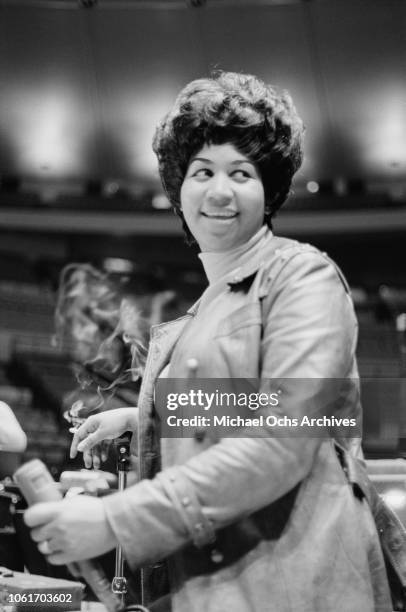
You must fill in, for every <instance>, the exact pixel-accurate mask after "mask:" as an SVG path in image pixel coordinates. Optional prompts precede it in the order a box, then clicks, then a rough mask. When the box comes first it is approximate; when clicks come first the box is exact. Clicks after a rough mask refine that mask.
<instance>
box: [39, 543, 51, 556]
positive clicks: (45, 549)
mask: <svg viewBox="0 0 406 612" xmlns="http://www.w3.org/2000/svg"><path fill="white" fill-rule="evenodd" d="M49 542H50V541H49V540H44V541H43V542H40V543H39V544H38V550H39V551H40V552H41V553H42V554H43V555H50V554H51V553H52V550H51V547H50V545H49Z"/></svg>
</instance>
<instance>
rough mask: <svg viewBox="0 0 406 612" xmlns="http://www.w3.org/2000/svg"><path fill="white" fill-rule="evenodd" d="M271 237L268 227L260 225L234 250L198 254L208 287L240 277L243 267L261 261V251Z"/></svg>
mask: <svg viewBox="0 0 406 612" xmlns="http://www.w3.org/2000/svg"><path fill="white" fill-rule="evenodd" d="M271 236H272V232H271V230H270V229H269V227H268V226H267V225H262V227H261V228H260V229H259V230H258V231H257V232H256V233H255V234H254V235H253V236H252V237H251V238H250V239H249V240H248V241H247V242H245V243H244V244H242V245H240V246H238V247H235V248H234V249H230V250H229V251H207V252H203V253H199V258H200V259H201V261H202V264H203V267H204V271H205V272H206V276H207V279H208V281H209V285H213V284H215V283H217V282H218V281H221V280H226V279H227V280H229V276H230V275H231V276H236V275H240V274H241V273H242V269H243V267H244V266H245V265H247V264H248V265H249V266H252V265H253V264H254V263H255V262H256V261H257V260H259V261H260V260H261V259H263V249H264V247H265V245H266V244H267V243H268V240H269V239H270V237H271Z"/></svg>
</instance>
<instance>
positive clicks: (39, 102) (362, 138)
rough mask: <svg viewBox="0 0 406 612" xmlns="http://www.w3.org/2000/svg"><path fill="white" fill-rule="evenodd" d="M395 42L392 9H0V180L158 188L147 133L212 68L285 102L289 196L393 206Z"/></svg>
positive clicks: (398, 159)
mask: <svg viewBox="0 0 406 612" xmlns="http://www.w3.org/2000/svg"><path fill="white" fill-rule="evenodd" d="M86 4H88V5H89V6H88V7H86V6H85V5H86ZM199 4H202V5H203V6H200V7H199V6H198V5H199ZM92 5H93V6H92ZM405 33H406V3H405V2H404V1H402V0H385V1H384V2H383V1H382V0H313V1H312V0H308V1H302V2H300V1H292V0H291V1H289V0H288V1H285V2H284V1H283V0H281V1H272V0H268V1H267V0H262V1H256V0H251V1H250V0H246V1H241V0H240V1H238V0H235V1H233V0H212V1H210V0H207V2H203V1H202V0H189V1H188V2H186V1H178V0H166V1H164V0H161V1H155V0H148V1H147V0H133V1H131V0H128V1H127V2H123V1H120V0H114V1H113V0H111V1H110V2H108V1H105V2H103V0H99V1H98V2H93V1H91V0H88V1H87V2H86V1H81V2H78V1H77V0H54V1H42V2H41V1H40V0H37V1H36V0H25V1H20V0H9V1H7V0H2V1H1V0H0V86H1V94H0V176H1V177H2V179H3V183H4V184H7V181H8V182H9V183H10V182H11V183H12V180H13V178H12V177H15V180H24V181H32V182H33V183H38V184H49V183H53V182H55V183H60V184H62V183H64V182H65V183H70V184H73V183H74V182H75V181H78V182H80V181H89V180H90V179H93V180H95V179H96V180H101V181H113V182H114V181H116V182H117V181H118V184H119V183H120V181H124V182H125V181H127V182H135V183H137V184H140V185H143V186H153V185H156V184H157V171H156V162H155V159H154V156H153V153H152V151H151V144H150V143H151V138H152V135H153V132H154V126H155V125H156V123H157V121H158V120H159V119H160V118H161V116H162V115H163V114H164V113H165V112H166V111H167V110H168V108H169V107H170V105H171V103H172V101H173V99H174V97H175V95H176V93H177V91H178V90H179V89H180V87H182V86H183V85H184V84H185V83H186V82H188V81H189V80H191V79H193V78H196V77H199V76H202V75H207V74H208V73H209V72H210V71H211V70H212V69H213V68H221V69H226V70H237V71H245V72H250V73H254V74H257V75H259V76H260V77H262V78H263V79H264V80H266V81H269V82H272V83H275V84H276V85H278V86H279V87H282V88H286V89H288V90H289V91H290V92H291V94H292V96H293V97H294V99H295V101H296V105H297V107H298V109H299V111H300V113H301V114H302V116H303V117H304V120H305V123H306V126H307V136H306V159H305V163H304V166H303V169H302V170H301V172H300V175H299V177H298V184H306V183H307V182H308V181H312V180H313V181H318V182H320V184H322V183H323V182H331V181H334V183H335V184H336V185H339V184H340V181H341V182H342V181H344V182H345V181H353V182H354V181H355V182H357V181H364V182H365V181H366V182H368V183H369V184H374V183H379V184H380V185H381V184H387V185H390V188H391V189H394V186H395V188H396V186H397V188H398V189H400V193H401V194H402V193H404V192H402V189H404V186H403V187H402V185H403V184H404V181H405V177H406V80H405V74H406V37H405ZM402 197H403V196H402Z"/></svg>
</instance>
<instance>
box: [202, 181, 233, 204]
mask: <svg viewBox="0 0 406 612" xmlns="http://www.w3.org/2000/svg"><path fill="white" fill-rule="evenodd" d="M233 195H234V194H233V190H232V186H231V182H230V179H229V177H228V176H227V174H225V173H218V174H215V175H214V176H213V177H212V179H211V181H210V185H209V187H208V190H207V199H208V201H209V202H210V203H211V204H214V205H217V206H225V205H227V204H228V203H229V202H230V200H231V199H232V198H233Z"/></svg>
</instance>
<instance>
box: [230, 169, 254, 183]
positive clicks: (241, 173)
mask: <svg viewBox="0 0 406 612" xmlns="http://www.w3.org/2000/svg"><path fill="white" fill-rule="evenodd" d="M231 176H232V177H233V178H234V179H236V180H237V181H240V182H243V181H246V180H248V179H250V178H252V177H251V174H250V173H249V172H247V170H242V169H241V168H239V169H238V170H234V172H232V174H231Z"/></svg>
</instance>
